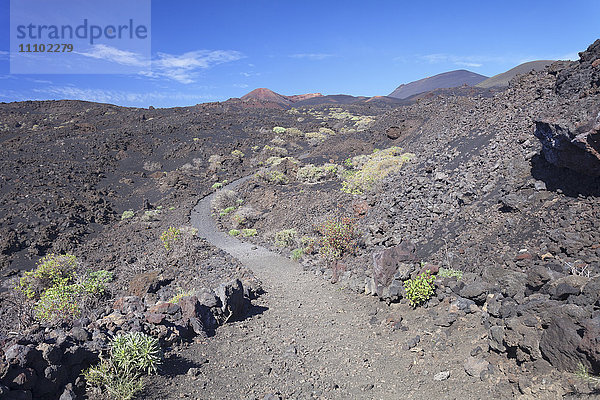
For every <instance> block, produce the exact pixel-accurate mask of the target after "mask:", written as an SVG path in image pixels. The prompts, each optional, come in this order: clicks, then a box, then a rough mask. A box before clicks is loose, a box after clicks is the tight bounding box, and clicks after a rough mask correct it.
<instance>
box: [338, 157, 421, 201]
mask: <svg viewBox="0 0 600 400" xmlns="http://www.w3.org/2000/svg"><path fill="white" fill-rule="evenodd" d="M412 157H414V155H413V154H411V153H403V152H402V149H401V148H399V147H390V148H387V149H384V150H377V151H374V152H373V154H370V155H360V156H356V157H353V158H352V159H350V161H347V163H346V164H347V165H348V166H351V167H352V170H350V171H348V172H347V173H346V176H345V178H344V182H342V191H344V192H346V193H351V194H363V193H365V192H368V191H370V190H371V189H373V187H374V186H375V185H376V184H377V183H378V182H379V181H381V180H382V179H383V178H385V177H386V176H388V175H389V174H391V173H394V172H397V171H399V170H400V169H401V168H402V165H403V164H404V163H405V162H407V161H409V160H411V159H412Z"/></svg>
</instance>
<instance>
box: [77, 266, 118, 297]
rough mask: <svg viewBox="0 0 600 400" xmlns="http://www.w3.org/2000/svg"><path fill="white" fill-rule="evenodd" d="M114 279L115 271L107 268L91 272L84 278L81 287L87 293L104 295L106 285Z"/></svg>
mask: <svg viewBox="0 0 600 400" xmlns="http://www.w3.org/2000/svg"><path fill="white" fill-rule="evenodd" d="M112 280H113V273H112V272H110V271H106V270H103V269H101V270H98V271H93V272H89V273H88V274H87V276H86V277H85V278H84V279H83V282H82V283H81V287H82V289H83V291H84V292H85V293H87V294H94V295H103V294H104V292H105V291H106V285H107V284H108V283H109V282H111V281H112Z"/></svg>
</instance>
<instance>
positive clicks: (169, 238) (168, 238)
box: [160, 226, 180, 251]
mask: <svg viewBox="0 0 600 400" xmlns="http://www.w3.org/2000/svg"><path fill="white" fill-rule="evenodd" d="M179 235H180V232H179V229H177V228H175V227H173V226H170V227H169V228H168V229H167V230H166V231H164V232H163V233H162V235H160V240H161V241H162V243H163V246H164V247H165V249H166V250H167V251H170V250H171V248H172V247H173V245H174V244H175V242H176V241H177V240H179Z"/></svg>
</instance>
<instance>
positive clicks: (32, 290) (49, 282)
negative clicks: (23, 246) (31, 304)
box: [17, 253, 77, 299]
mask: <svg viewBox="0 0 600 400" xmlns="http://www.w3.org/2000/svg"><path fill="white" fill-rule="evenodd" d="M76 268H77V258H75V256H74V255H71V254H54V253H52V254H49V255H47V256H45V257H44V258H42V259H41V260H40V261H39V262H38V264H37V267H36V268H35V269H34V270H31V271H27V272H25V276H23V277H22V278H21V279H20V280H19V284H18V285H17V289H18V290H20V291H21V292H23V294H25V295H26V296H27V297H28V298H30V299H37V298H39V297H40V295H41V294H42V293H43V292H44V291H45V290H47V289H48V288H50V287H52V286H55V285H58V284H63V285H64V284H65V283H70V282H72V281H73V279H74V277H75V269H76Z"/></svg>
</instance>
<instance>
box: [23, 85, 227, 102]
mask: <svg viewBox="0 0 600 400" xmlns="http://www.w3.org/2000/svg"><path fill="white" fill-rule="evenodd" d="M33 92H35V93H37V94H39V95H45V96H42V98H47V96H51V97H57V98H62V99H72V100H84V101H93V102H97V103H111V104H148V105H150V104H151V103H153V102H157V101H164V100H170V101H186V102H189V103H191V104H193V103H200V102H206V101H211V100H217V97H216V96H213V95H210V94H190V93H181V92H164V91H160V92H159V91H153V92H143V93H140V92H130V91H118V90H104V89H80V88H77V87H73V86H51V87H47V88H42V89H34V90H33Z"/></svg>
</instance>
